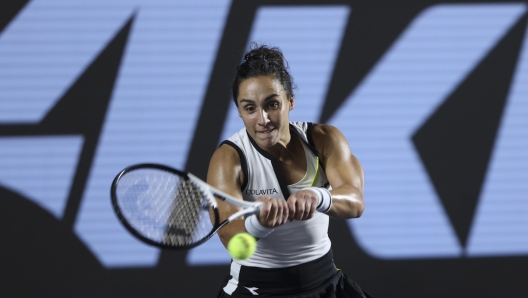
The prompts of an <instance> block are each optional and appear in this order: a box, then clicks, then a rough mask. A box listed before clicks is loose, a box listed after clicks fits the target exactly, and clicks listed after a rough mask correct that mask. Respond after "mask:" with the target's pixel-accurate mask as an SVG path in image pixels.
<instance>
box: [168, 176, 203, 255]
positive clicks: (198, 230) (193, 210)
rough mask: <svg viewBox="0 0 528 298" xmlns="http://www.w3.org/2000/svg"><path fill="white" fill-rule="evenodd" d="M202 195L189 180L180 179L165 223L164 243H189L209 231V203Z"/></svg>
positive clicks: (197, 239)
mask: <svg viewBox="0 0 528 298" xmlns="http://www.w3.org/2000/svg"><path fill="white" fill-rule="evenodd" d="M204 197H205V196H204V194H203V192H202V191H201V190H200V188H199V187H198V186H196V185H194V184H193V183H192V182H191V181H189V180H186V179H181V180H180V183H179V185H178V189H177V191H176V198H175V201H174V202H175V203H174V204H173V206H172V211H171V215H170V216H169V222H168V223H167V225H168V226H167V230H166V235H165V238H164V244H167V245H172V246H182V245H191V244H193V243H195V242H198V241H200V240H201V239H202V238H204V237H205V236H207V234H209V233H210V232H211V230H212V224H211V219H210V218H209V213H208V210H209V204H208V203H207V200H206V199H205V198H204ZM204 211H205V212H204Z"/></svg>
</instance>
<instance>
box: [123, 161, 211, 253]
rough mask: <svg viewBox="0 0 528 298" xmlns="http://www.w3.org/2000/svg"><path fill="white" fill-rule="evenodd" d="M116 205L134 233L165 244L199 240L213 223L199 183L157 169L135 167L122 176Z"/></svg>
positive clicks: (209, 231) (172, 245) (175, 244)
mask: <svg viewBox="0 0 528 298" xmlns="http://www.w3.org/2000/svg"><path fill="white" fill-rule="evenodd" d="M116 204H117V205H118V206H119V210H120V215H121V216H122V217H123V218H124V220H125V222H126V224H127V225H128V226H129V227H131V228H132V231H133V233H135V234H139V236H141V237H142V238H146V239H148V240H149V241H153V242H156V243H159V244H163V245H164V246H167V247H186V246H187V247H188V246H192V245H193V244H196V243H198V242H200V241H201V240H203V239H204V238H206V237H207V236H208V235H209V234H210V233H211V232H212V231H213V228H214V225H213V224H212V223H213V222H216V218H215V216H214V215H215V213H213V212H210V210H211V206H210V204H209V203H208V199H207V195H206V194H204V193H203V192H202V191H201V189H200V187H199V186H197V185H195V184H193V183H192V182H191V181H189V180H188V179H186V178H184V177H181V176H179V175H177V174H174V173H171V172H167V171H163V170H160V169H136V170H133V171H130V172H127V173H126V174H125V175H123V176H122V177H121V178H120V180H119V183H118V185H117V189H116Z"/></svg>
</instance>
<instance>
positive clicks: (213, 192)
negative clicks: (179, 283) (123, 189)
mask: <svg viewBox="0 0 528 298" xmlns="http://www.w3.org/2000/svg"><path fill="white" fill-rule="evenodd" d="M147 168H149V169H157V170H162V171H166V172H169V173H172V174H175V175H178V176H180V177H182V178H183V179H187V180H189V181H191V182H192V183H193V184H194V185H196V186H198V187H199V188H200V191H201V192H202V193H203V194H204V195H205V197H206V199H207V200H208V202H209V203H210V205H211V209H212V210H213V212H214V213H215V222H214V224H213V229H212V230H211V232H209V234H207V235H206V236H205V237H204V238H202V239H201V240H199V241H197V242H195V243H193V244H189V245H181V246H175V245H167V244H164V243H160V242H158V241H154V240H152V239H149V238H147V237H145V236H143V235H142V234H140V233H139V232H138V231H137V230H136V229H135V228H134V227H133V226H132V225H131V224H130V223H129V222H128V220H127V219H126V218H125V216H124V215H123V213H122V212H121V208H120V207H119V204H118V200H117V185H118V184H119V180H120V179H121V177H122V176H123V175H125V174H127V173H128V172H132V171H135V170H138V169H147ZM110 197H111V201H112V207H113V209H114V212H115V213H116V215H117V218H118V219H119V221H120V222H121V224H123V226H124V227H125V228H126V229H127V230H128V231H129V232H130V233H131V234H132V235H134V236H135V237H136V238H138V239H140V240H141V241H143V242H145V243H147V244H150V245H153V246H156V247H160V248H168V249H174V250H182V249H190V248H193V247H196V246H198V245H200V244H202V243H204V242H206V241H207V240H209V239H211V237H213V236H214V234H216V233H217V232H218V230H220V229H221V228H222V227H224V226H225V225H227V224H228V223H229V222H231V221H233V220H235V219H237V218H239V217H242V216H247V215H251V214H256V213H258V212H259V211H260V206H261V205H262V202H246V201H242V200H240V199H237V198H235V197H233V196H231V195H229V194H227V193H225V192H223V191H221V190H219V189H216V188H214V187H213V186H211V185H209V184H207V183H206V182H204V181H203V180H201V179H200V178H198V177H196V176H194V175H193V174H191V173H188V172H183V171H180V170H177V169H174V168H171V167H168V166H165V165H161V164H154V163H142V164H135V165H132V166H129V167H126V168H125V169H123V170H121V172H119V173H118V174H117V175H116V177H115V178H114V180H113V181H112V186H111V188H110ZM215 198H217V199H220V200H222V201H224V202H226V203H228V204H231V205H234V206H237V207H241V208H244V209H242V210H240V211H238V212H235V213H234V214H232V215H231V216H229V217H228V218H227V219H226V220H224V221H223V222H221V223H219V222H218V221H219V213H218V204H217V202H216V200H215Z"/></svg>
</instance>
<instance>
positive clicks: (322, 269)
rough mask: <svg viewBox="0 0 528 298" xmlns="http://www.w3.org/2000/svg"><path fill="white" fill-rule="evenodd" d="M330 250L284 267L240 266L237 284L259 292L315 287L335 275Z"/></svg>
mask: <svg viewBox="0 0 528 298" xmlns="http://www.w3.org/2000/svg"><path fill="white" fill-rule="evenodd" d="M337 272H338V270H337V269H336V267H335V265H334V260H333V254H332V250H331V249H330V250H329V251H328V252H327V253H326V254H325V255H324V256H322V257H320V258H318V259H315V260H313V261H310V262H307V263H304V264H300V265H296V266H292V267H285V268H259V267H248V266H241V267H240V273H239V276H238V286H242V287H256V288H259V289H260V290H259V293H261V294H273V293H282V294H289V293H302V292H306V291H310V290H314V289H317V288H318V287H319V286H321V285H322V284H324V283H325V282H326V281H328V280H330V279H331V278H332V277H333V276H335V275H336V273H337Z"/></svg>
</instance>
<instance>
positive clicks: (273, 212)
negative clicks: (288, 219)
mask: <svg viewBox="0 0 528 298" xmlns="http://www.w3.org/2000/svg"><path fill="white" fill-rule="evenodd" d="M278 213H279V206H278V203H277V201H276V200H273V201H272V206H271V210H270V216H269V223H270V225H271V226H272V227H275V226H277V214H278Z"/></svg>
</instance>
